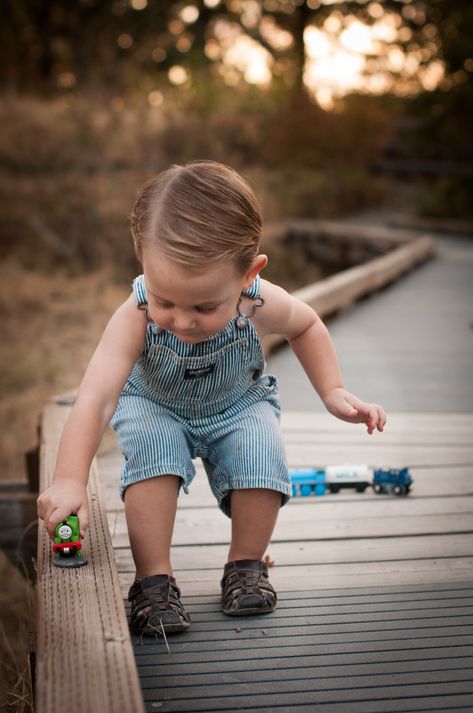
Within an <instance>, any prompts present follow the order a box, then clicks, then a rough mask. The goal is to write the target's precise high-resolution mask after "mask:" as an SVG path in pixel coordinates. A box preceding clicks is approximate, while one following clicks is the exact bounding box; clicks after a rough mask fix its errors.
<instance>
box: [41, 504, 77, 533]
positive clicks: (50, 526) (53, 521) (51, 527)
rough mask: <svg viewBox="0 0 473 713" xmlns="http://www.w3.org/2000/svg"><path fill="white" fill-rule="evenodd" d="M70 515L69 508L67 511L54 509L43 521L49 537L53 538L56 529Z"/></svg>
mask: <svg viewBox="0 0 473 713" xmlns="http://www.w3.org/2000/svg"><path fill="white" fill-rule="evenodd" d="M70 514H71V511H70V508H69V509H68V510H66V509H65V508H56V509H55V510H53V512H52V513H51V515H50V516H49V517H48V518H47V519H46V518H45V519H44V524H45V525H46V529H47V531H48V532H49V536H50V537H54V535H55V532H56V527H57V526H58V525H59V523H60V522H62V521H63V520H65V519H66V517H67V516H68V515H70Z"/></svg>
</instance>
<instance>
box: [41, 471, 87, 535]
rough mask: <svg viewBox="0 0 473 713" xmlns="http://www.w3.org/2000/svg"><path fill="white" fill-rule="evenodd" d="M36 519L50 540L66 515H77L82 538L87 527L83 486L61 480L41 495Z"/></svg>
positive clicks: (66, 479)
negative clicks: (39, 520) (41, 522)
mask: <svg viewBox="0 0 473 713" xmlns="http://www.w3.org/2000/svg"><path fill="white" fill-rule="evenodd" d="M37 508H38V517H39V518H40V519H41V520H43V521H44V525H45V527H46V529H47V531H48V533H49V536H50V537H51V539H54V535H55V531H56V526H57V525H58V524H59V523H60V522H62V521H63V520H65V518H66V517H67V516H68V515H77V517H78V518H79V524H80V536H81V537H84V535H85V531H86V530H87V528H88V526H89V506H88V501H87V489H86V487H85V485H83V484H82V483H80V482H78V481H77V480H76V479H74V478H61V479H60V480H55V481H54V483H53V484H52V485H51V486H50V487H49V488H48V489H47V490H45V491H44V493H41V495H40V496H39V498H38V501H37Z"/></svg>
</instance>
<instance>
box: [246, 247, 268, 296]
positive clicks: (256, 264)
mask: <svg viewBox="0 0 473 713" xmlns="http://www.w3.org/2000/svg"><path fill="white" fill-rule="evenodd" d="M267 264H268V256H267V255H257V256H256V257H255V259H254V260H253V263H252V265H251V267H250V269H249V270H248V272H247V273H246V274H245V283H244V288H245V290H247V289H248V288H249V287H251V285H252V284H253V282H254V280H255V277H256V275H257V274H258V273H259V272H261V270H262V269H263V268H264V267H266V265H267Z"/></svg>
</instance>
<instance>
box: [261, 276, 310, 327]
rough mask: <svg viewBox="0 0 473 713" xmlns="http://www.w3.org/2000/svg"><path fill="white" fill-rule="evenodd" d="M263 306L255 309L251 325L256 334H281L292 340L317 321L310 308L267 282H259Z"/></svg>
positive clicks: (280, 288) (277, 286)
mask: <svg viewBox="0 0 473 713" xmlns="http://www.w3.org/2000/svg"><path fill="white" fill-rule="evenodd" d="M260 294H261V297H262V298H263V300H264V305H263V306H262V307H261V308H260V309H257V310H256V312H255V315H254V317H253V323H254V325H255V327H256V330H257V331H258V334H259V335H260V336H261V337H263V336H264V335H265V334H281V335H283V336H284V337H286V338H287V339H292V338H294V337H295V336H297V335H298V334H300V333H301V332H302V331H303V330H304V329H306V328H307V327H308V326H309V325H310V324H311V323H312V322H313V321H314V320H316V319H317V315H316V313H315V312H314V311H313V309H312V308H311V307H308V306H307V305H306V304H304V303H303V302H301V301H300V300H299V299H297V298H296V297H294V296H293V295H291V294H289V292H287V291H286V290H285V289H284V288H282V287H280V286H279V285H275V284H274V283H272V282H269V280H261V288H260Z"/></svg>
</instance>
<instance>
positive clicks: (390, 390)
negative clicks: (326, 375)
mask: <svg viewBox="0 0 473 713" xmlns="http://www.w3.org/2000/svg"><path fill="white" fill-rule="evenodd" d="M327 325H328V327H329V330H330V332H331V334H332V337H333V340H334V342H335V347H336V349H337V353H338V356H339V360H340V363H341V366H342V372H343V375H344V379H345V385H346V387H347V388H348V389H349V390H351V391H353V392H354V393H355V394H357V395H359V396H360V398H363V399H366V400H370V401H377V402H379V403H382V404H383V406H384V407H385V408H386V411H387V412H388V413H389V412H393V411H397V412H406V411H415V412H432V411H436V412H442V411H445V412H449V411H455V412H472V411H473V369H472V367H473V237H472V238H471V239H469V238H459V237H455V236H453V235H443V236H441V237H439V238H438V252H437V258H436V259H434V260H431V261H430V262H428V263H425V264H424V265H422V266H421V267H419V268H417V269H416V270H414V271H413V272H411V273H410V274H408V275H407V276H405V277H403V278H401V279H400V280H398V281H397V282H396V283H395V284H393V285H391V286H390V287H388V288H386V289H384V290H383V291H381V292H380V293H378V294H375V295H373V296H372V297H370V298H367V299H365V300H363V301H362V302H359V303H357V304H355V305H354V306H353V307H352V308H351V309H349V310H347V311H346V312H343V313H342V314H340V315H338V316H337V317H336V318H333V319H332V320H330V321H328V322H327ZM268 370H269V371H271V372H273V373H274V374H276V376H277V377H278V378H279V383H280V391H281V399H282V405H283V408H285V409H291V410H304V411H305V410H307V411H323V410H324V406H323V404H322V403H321V402H320V399H319V398H318V396H317V394H316V393H315V392H314V391H313V389H312V387H311V386H310V384H309V381H308V379H307V377H306V376H305V373H304V372H303V370H302V367H301V366H300V365H299V363H298V362H297V360H296V358H295V357H294V355H293V354H292V352H291V350H290V349H289V347H283V348H281V349H279V350H278V351H277V352H275V353H274V355H272V356H271V357H270V359H269V360H268Z"/></svg>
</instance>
